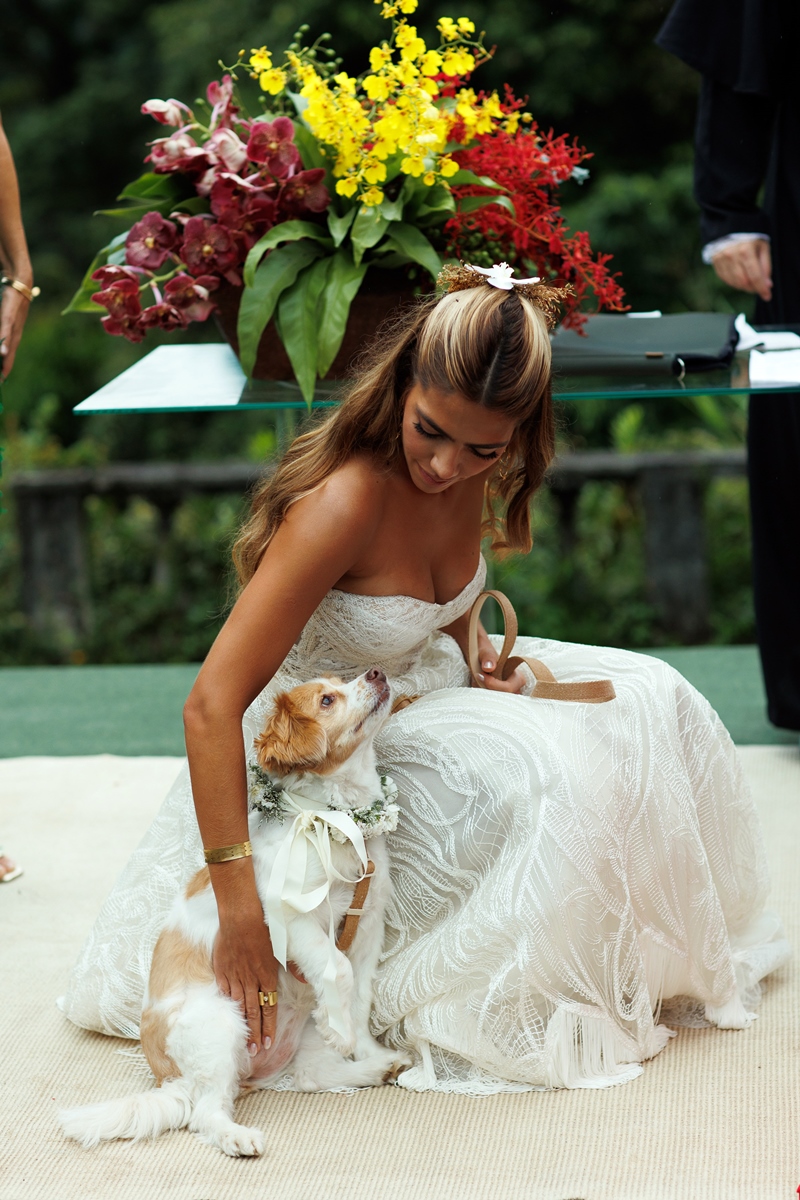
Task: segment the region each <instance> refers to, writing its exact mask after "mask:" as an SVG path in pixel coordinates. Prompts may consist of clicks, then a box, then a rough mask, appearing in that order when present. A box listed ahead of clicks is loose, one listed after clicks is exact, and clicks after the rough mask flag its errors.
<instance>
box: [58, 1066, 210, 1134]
mask: <svg viewBox="0 0 800 1200" xmlns="http://www.w3.org/2000/svg"><path fill="white" fill-rule="evenodd" d="M191 1114H192V1096H191V1091H190V1087H189V1084H188V1083H187V1081H186V1080H185V1079H175V1080H173V1081H171V1082H169V1083H165V1084H164V1085H163V1086H162V1087H160V1088H153V1090H152V1091H150V1092H141V1093H140V1094H139V1095H138V1096H125V1097H124V1098H123V1099H121V1100H107V1101H106V1102H105V1103H104V1104H87V1105H84V1106H83V1107H82V1108H66V1109H62V1111H61V1112H60V1113H59V1119H60V1121H61V1126H62V1128H63V1130H64V1133H65V1134H66V1135H67V1137H69V1138H74V1139H75V1141H76V1142H81V1143H82V1145H84V1146H86V1147H88V1148H91V1147H92V1146H96V1145H97V1144H98V1142H106V1141H112V1140H113V1139H114V1138H131V1139H132V1140H133V1141H138V1140H139V1139H140V1138H147V1137H158V1135H159V1134H160V1133H163V1132H164V1131H165V1130H166V1129H182V1128H183V1126H184V1125H188V1124H189V1118H190V1116H191Z"/></svg>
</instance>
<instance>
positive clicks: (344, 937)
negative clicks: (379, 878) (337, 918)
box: [336, 858, 375, 954]
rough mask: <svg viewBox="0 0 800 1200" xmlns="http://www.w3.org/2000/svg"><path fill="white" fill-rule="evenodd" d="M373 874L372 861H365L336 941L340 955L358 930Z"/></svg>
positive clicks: (373, 864) (350, 944)
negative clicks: (364, 866) (365, 866)
mask: <svg viewBox="0 0 800 1200" xmlns="http://www.w3.org/2000/svg"><path fill="white" fill-rule="evenodd" d="M374 874H375V863H374V862H373V861H372V859H371V858H370V859H368V860H367V869H366V871H365V873H364V875H363V877H362V878H361V879H359V881H358V883H357V884H356V887H355V891H354V892H353V899H352V900H351V901H350V907H349V908H348V910H347V912H346V913H345V916H344V920H343V921H342V926H341V929H340V930H339V936H338V938H337V939H336V948H337V950H341V952H342V954H346V953H347V951H348V950H349V949H350V947H351V946H352V944H353V938H354V937H355V936H356V931H357V930H358V922H359V919H360V917H361V914H362V913H363V911H364V904H365V903H366V899H367V893H368V892H369V885H370V883H371V882H372V876H373V875H374Z"/></svg>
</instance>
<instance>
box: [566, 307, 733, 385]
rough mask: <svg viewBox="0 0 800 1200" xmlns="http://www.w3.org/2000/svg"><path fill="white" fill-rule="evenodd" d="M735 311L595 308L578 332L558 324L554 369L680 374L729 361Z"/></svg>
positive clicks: (571, 372) (579, 372) (572, 372)
mask: <svg viewBox="0 0 800 1200" xmlns="http://www.w3.org/2000/svg"><path fill="white" fill-rule="evenodd" d="M734 321H735V317H734V315H733V313H667V314H666V315H665V316H660V317H629V316H624V315H617V314H612V313H597V314H596V315H595V316H591V317H588V318H587V319H586V323H585V325H584V326H583V329H582V331H581V332H578V331H577V330H574V329H564V328H563V327H559V328H558V329H557V330H556V331H555V333H554V335H553V339H552V346H553V369H554V370H555V371H557V372H558V373H559V374H562V375H604V374H620V373H621V374H626V373H629V372H635V373H637V374H639V373H641V372H642V371H645V372H653V373H667V374H673V375H678V376H683V375H684V374H686V373H687V372H692V371H713V370H718V369H719V368H721V367H728V366H730V364H731V361H732V359H733V354H734V351H735V349H736V343H737V341H738V337H739V335H738V333H737V332H736V329H735V327H734Z"/></svg>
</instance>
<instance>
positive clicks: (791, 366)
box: [750, 350, 800, 384]
mask: <svg viewBox="0 0 800 1200" xmlns="http://www.w3.org/2000/svg"><path fill="white" fill-rule="evenodd" d="M750 382H751V383H762V384H770V383H773V384H779V383H798V384H800V350H782V351H781V352H780V353H779V354H762V353H761V351H760V350H751V351H750Z"/></svg>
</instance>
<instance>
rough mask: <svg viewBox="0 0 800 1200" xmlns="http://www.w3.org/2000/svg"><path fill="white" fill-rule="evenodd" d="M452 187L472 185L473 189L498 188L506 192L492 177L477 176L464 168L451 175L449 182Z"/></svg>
mask: <svg viewBox="0 0 800 1200" xmlns="http://www.w3.org/2000/svg"><path fill="white" fill-rule="evenodd" d="M447 182H448V183H449V184H450V187H466V185H467V184H472V186H473V187H488V188H498V189H499V190H500V191H505V190H506V189H505V188H504V187H503V185H502V183H495V181H494V180H493V179H492V178H491V176H490V175H476V174H475V172H474V171H465V170H464V169H463V168H462V169H461V170H460V171H457V172H456V174H455V175H451V176H450V178H449V179H448V181H447Z"/></svg>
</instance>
